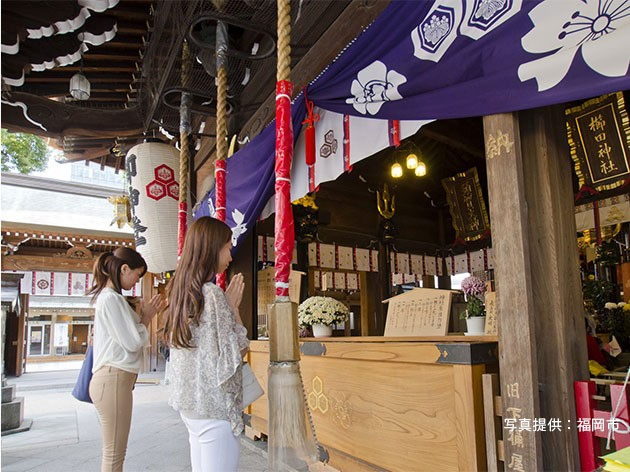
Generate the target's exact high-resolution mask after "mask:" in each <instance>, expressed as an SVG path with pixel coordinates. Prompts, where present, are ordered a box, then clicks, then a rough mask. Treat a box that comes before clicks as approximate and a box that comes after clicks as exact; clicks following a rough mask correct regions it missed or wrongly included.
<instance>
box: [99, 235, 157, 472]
mask: <svg viewBox="0 0 630 472" xmlns="http://www.w3.org/2000/svg"><path fill="white" fill-rule="evenodd" d="M146 271H147V264H146V262H145V261H144V259H143V258H142V256H141V255H140V254H138V253H137V252H136V251H134V250H133V249H131V248H127V247H120V248H118V249H116V250H115V251H114V252H108V253H105V254H102V255H101V256H100V257H99V258H98V259H97V260H96V262H95V264H94V272H93V276H94V283H93V285H92V288H91V289H90V291H89V293H88V294H90V295H92V296H93V297H92V301H93V302H95V315H94V345H93V349H94V363H93V366H92V372H93V375H92V380H91V381H90V398H91V400H92V403H94V406H95V407H96V411H97V412H98V415H99V419H100V423H101V433H102V435H103V459H102V462H101V472H113V471H122V468H123V462H124V460H125V454H126V452H127V440H128V438H129V429H130V427H131V410H132V408H133V393H132V390H133V386H134V384H135V381H136V378H137V377H138V372H140V370H141V369H142V367H143V364H144V360H145V359H144V348H145V347H147V346H148V345H149V333H148V331H147V327H148V326H149V324H150V323H151V320H152V319H153V317H154V316H155V315H156V314H157V313H158V312H159V311H161V310H163V309H164V308H165V307H166V301H165V300H163V299H162V297H161V296H160V295H154V296H153V297H151V299H150V300H149V301H148V302H141V303H140V312H141V315H138V314H137V313H136V312H135V311H134V310H133V309H132V308H131V306H130V305H129V304H128V303H127V301H126V300H125V298H124V297H123V295H122V291H123V290H131V289H132V288H133V286H134V285H135V284H136V283H137V282H138V280H140V278H141V277H142V276H143V275H144V274H145V273H146Z"/></svg>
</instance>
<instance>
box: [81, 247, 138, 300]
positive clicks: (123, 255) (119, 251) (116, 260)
mask: <svg viewBox="0 0 630 472" xmlns="http://www.w3.org/2000/svg"><path fill="white" fill-rule="evenodd" d="M125 264H127V265H128V266H129V268H130V269H132V270H134V269H139V268H140V267H142V269H143V271H142V275H141V276H140V277H142V276H143V275H144V274H145V273H146V272H147V263H146V262H145V260H144V259H143V258H142V256H141V255H140V254H138V252H136V251H134V250H133V249H131V248H129V247H119V248H116V250H114V252H106V253H104V254H101V255H100V256H99V257H98V259H96V262H95V263H94V269H93V271H92V275H93V277H94V282H93V284H92V287H91V288H90V291H89V292H88V293H87V294H88V295H92V301H94V300H96V297H98V295H99V293H101V291H102V290H103V289H104V288H105V286H106V285H107V282H109V281H110V280H111V281H112V284H113V285H114V290H116V291H117V292H118V293H121V292H122V287H121V286H120V269H122V266H123V265H125Z"/></svg>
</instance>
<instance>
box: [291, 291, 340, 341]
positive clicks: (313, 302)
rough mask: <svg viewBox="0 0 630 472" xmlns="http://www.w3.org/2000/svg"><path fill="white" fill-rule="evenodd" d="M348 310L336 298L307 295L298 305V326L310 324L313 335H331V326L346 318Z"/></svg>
mask: <svg viewBox="0 0 630 472" xmlns="http://www.w3.org/2000/svg"><path fill="white" fill-rule="evenodd" d="M348 315H349V310H348V307H347V306H345V305H344V304H343V303H341V302H340V301H338V300H335V299H334V298H331V297H319V296H317V297H309V298H307V299H306V300H304V301H303V302H302V303H300V306H299V307H298V322H299V324H300V327H302V328H304V327H307V326H311V327H312V329H313V336H314V337H316V338H318V337H324V336H332V327H333V325H336V324H337V323H342V322H344V321H346V320H347V319H348Z"/></svg>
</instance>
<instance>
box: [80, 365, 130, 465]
mask: <svg viewBox="0 0 630 472" xmlns="http://www.w3.org/2000/svg"><path fill="white" fill-rule="evenodd" d="M137 377H138V375H137V374H132V373H131V372H126V371H124V370H120V369H117V368H116V367H111V366H104V367H101V368H100V369H98V370H97V371H96V372H95V373H94V375H93V376H92V380H91V381H90V398H91V399H92V403H94V406H95V407H96V411H97V412H98V416H99V419H100V423H101V434H102V436H103V459H102V462H101V472H121V471H122V470H123V462H124V460H125V453H126V452H127V440H128V439H129V429H130V428H131V411H132V408H133V386H134V383H135V382H136V378H137Z"/></svg>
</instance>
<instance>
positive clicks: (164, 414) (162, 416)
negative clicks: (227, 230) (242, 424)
mask: <svg viewBox="0 0 630 472" xmlns="http://www.w3.org/2000/svg"><path fill="white" fill-rule="evenodd" d="M77 375H78V371H59V372H36V373H27V374H24V375H23V376H22V377H19V378H15V377H13V378H8V379H7V380H8V383H9V384H15V385H16V388H17V392H16V396H21V397H24V418H25V419H26V418H28V419H32V420H33V425H32V427H31V429H30V430H29V431H26V432H22V433H16V434H11V435H7V436H2V471H3V472H26V471H42V470H43V471H45V472H66V471H68V470H73V471H77V472H90V471H94V472H98V471H99V470H100V460H101V459H100V458H101V438H100V430H99V425H98V416H97V414H96V410H95V408H94V406H92V405H90V404H87V403H81V402H79V401H77V400H75V399H74V398H73V397H72V395H70V391H71V390H72V386H73V385H74V382H75V380H76V377H77ZM161 376H162V375H161V373H153V374H145V375H142V376H141V377H140V379H139V383H138V384H136V388H135V391H134V410H133V418H132V423H131V433H130V435H129V446H128V449H127V458H126V460H125V472H135V471H152V472H162V471H163V472H180V471H181V472H184V471H189V470H190V458H189V455H188V434H187V432H186V428H185V427H184V424H183V423H182V421H181V419H180V418H179V415H178V414H177V413H176V412H175V411H173V410H172V409H171V408H170V407H169V406H168V405H167V403H166V398H167V391H166V387H165V386H164V385H162V384H161V383H159V381H160V380H161ZM238 470H239V472H265V471H267V470H268V469H267V453H266V443H263V442H253V441H250V440H249V439H247V438H245V437H242V439H241V455H240V459H239V468H238Z"/></svg>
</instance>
